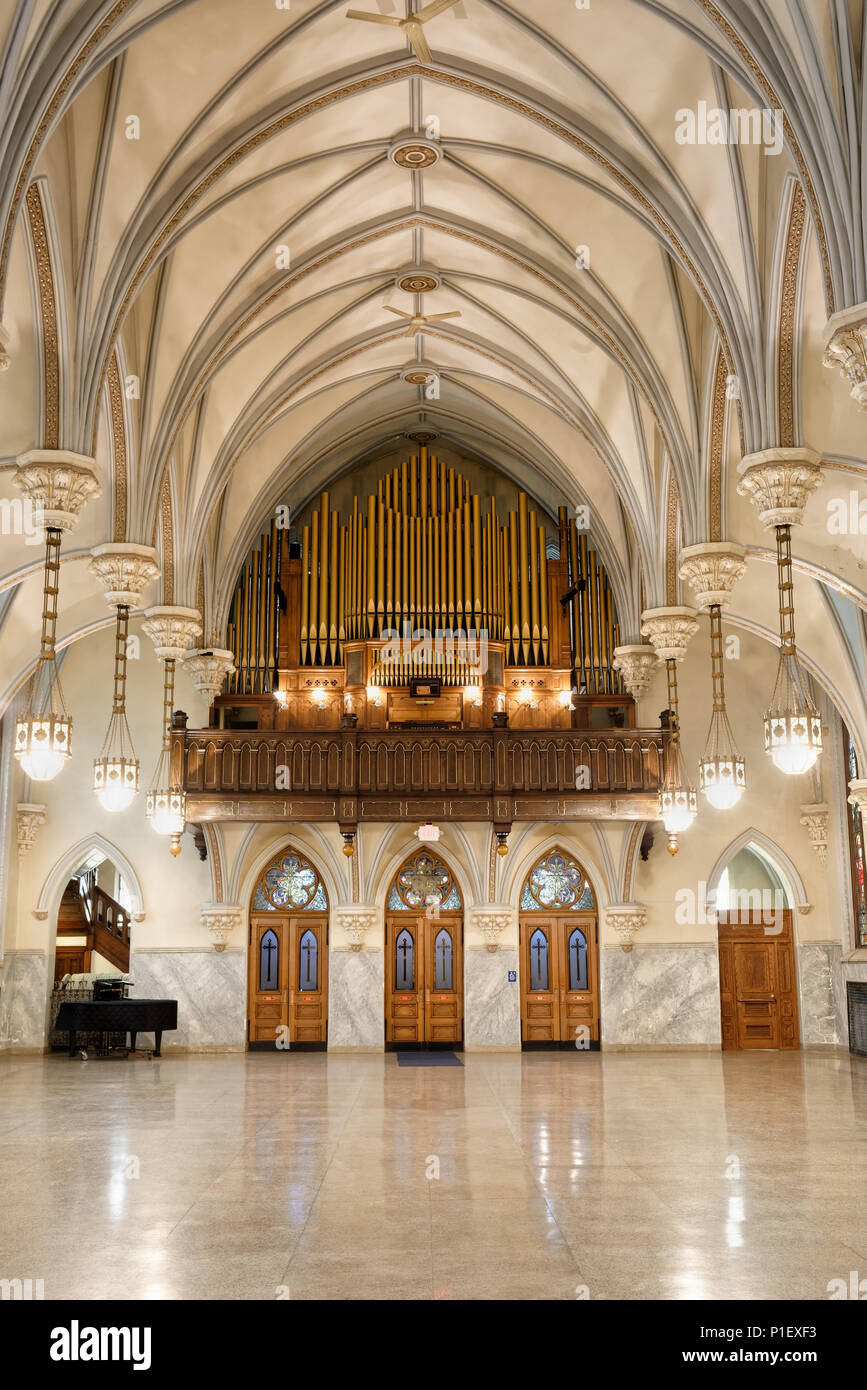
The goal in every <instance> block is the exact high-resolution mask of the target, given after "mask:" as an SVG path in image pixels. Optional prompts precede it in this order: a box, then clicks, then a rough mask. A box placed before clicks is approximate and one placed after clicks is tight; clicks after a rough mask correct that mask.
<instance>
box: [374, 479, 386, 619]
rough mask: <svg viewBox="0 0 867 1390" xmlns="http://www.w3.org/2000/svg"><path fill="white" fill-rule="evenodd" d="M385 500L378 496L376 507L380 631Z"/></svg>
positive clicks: (377, 612)
mask: <svg viewBox="0 0 867 1390" xmlns="http://www.w3.org/2000/svg"><path fill="white" fill-rule="evenodd" d="M384 533H385V502H384V500H383V498H382V497H380V498H379V500H378V503H377V508H376V540H375V542H374V549H375V551H376V619H377V621H376V630H377V632H378V633H381V632H382V624H383V618H384V616H385V534H384Z"/></svg>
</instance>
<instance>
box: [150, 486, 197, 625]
mask: <svg viewBox="0 0 867 1390" xmlns="http://www.w3.org/2000/svg"><path fill="white" fill-rule="evenodd" d="M160 515H161V520H162V552H163V554H162V561H163V603H174V601H175V543H174V527H173V522H172V486H171V482H170V480H169V477H168V474H167V475H166V476H165V477H164V478H163V486H162V492H161V494H160ZM200 611H201V610H200Z"/></svg>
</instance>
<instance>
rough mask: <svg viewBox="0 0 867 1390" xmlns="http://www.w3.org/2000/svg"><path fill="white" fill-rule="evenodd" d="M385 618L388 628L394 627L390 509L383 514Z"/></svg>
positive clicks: (392, 542)
mask: <svg viewBox="0 0 867 1390" xmlns="http://www.w3.org/2000/svg"><path fill="white" fill-rule="evenodd" d="M385 616H386V619H387V623H388V626H389V627H394V512H393V511H392V509H391V507H389V509H388V511H387V512H386V514H385Z"/></svg>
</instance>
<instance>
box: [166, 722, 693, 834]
mask: <svg viewBox="0 0 867 1390" xmlns="http://www.w3.org/2000/svg"><path fill="white" fill-rule="evenodd" d="M174 737H175V740H176V743H175V750H176V751H175V760H176V765H178V764H179V763H180V759H181V757H182V758H183V778H184V787H185V790H186V792H187V796H188V798H189V799H190V800H191V802H192V805H191V808H190V813H188V818H189V819H194V818H195V814H196V813H199V814H200V815H201V816H202V818H208V817H210V818H212V819H213V818H222V817H223V816H225V817H228V816H229V815H230V814H232V812H230V810H229V808H228V805H226V806H225V808H224V809H223V810H220V811H217V810H216V808H215V806H214V802H215V800H217V799H225V798H229V799H235V798H243V799H244V801H245V803H246V805H247V808H248V809H249V807H250V798H255V799H256V800H257V801H261V808H262V810H263V811H264V810H265V809H266V807H267V804H268V803H269V802H271V803H273V809H274V812H275V818H278V819H279V818H281V816H283V815H288V817H289V818H292V819H296V818H298V810H297V808H299V807H301V806H302V803H303V801H304V799H305V798H310V799H312V800H315V801H316V802H317V806H315V807H311V812H312V814H313V815H315V816H316V817H317V818H319V819H338V820H356V819H359V820H360V819H374V818H376V817H377V815H378V816H379V818H381V819H402V818H403V817H404V816H407V817H410V818H411V817H412V816H415V815H418V809H417V807H416V806H415V805H413V807H412V808H411V809H406V810H401V809H400V808H399V807H398V806H397V802H399V801H400V800H401V799H403V798H412V799H413V801H416V800H417V799H418V798H425V797H431V798H434V799H436V800H437V801H438V803H441V802H442V799H443V798H446V799H455V798H457V799H458V802H460V803H462V804H458V802H455V810H454V814H455V815H456V816H457V815H469V814H472V811H471V810H470V809H469V808H468V806H467V804H466V803H468V802H472V803H474V804H477V806H478V813H479V814H480V815H483V816H485V815H487V814H489V815H490V817H491V818H492V819H495V820H511V819H528V818H531V815H532V803H533V802H540V803H541V802H543V801H550V799H551V798H552V797H553V798H568V799H569V802H570V807H571V808H573V811H574V808H575V806H576V802H575V800H574V799H575V798H579V799H580V798H584V800H585V801H586V802H587V803H588V807H587V809H588V811H589V810H590V806H589V803H590V802H592V801H598V799H599V798H600V796H603V797H608V798H611V797H633V798H635V797H637V798H639V799H640V800H639V802H636V803H635V807H636V809H635V810H634V811H632V812H630V811H629V810H628V809H623V808H621V809H623V813H624V814H627V815H628V814H640V811H641V809H642V807H643V808H644V809H645V810H646V809H647V807H648V806H649V803H650V801H651V799H652V798H654V797H655V794H656V792H657V791H658V789H659V784H660V780H661V774H662V767H663V757H664V747H665V743H664V741H665V738H666V735H665V734H664V733H663V732H662V731H661V730H634V729H629V730H610V731H608V730H606V731H605V732H595V731H593V732H589V731H585V730H565V731H564V730H562V729H557V730H541V729H539V730H531V731H523V730H522V731H518V730H512V729H492V730H436V731H421V730H412V731H409V730H406V731H403V730H389V731H387V732H367V731H364V730H357V729H345V730H339V731H335V732H306V731H305V732H299V733H286V732H266V731H250V732H249V733H248V732H241V731H238V730H226V731H221V730H215V729H208V730H201V731H188V732H176V734H175V736H174ZM330 799H333V800H334V803H335V805H334V810H333V812H332V813H331V814H329V812H328V804H327V803H328V801H329V800H330ZM287 800H289V801H291V802H292V803H293V806H294V807H295V808H296V810H295V811H292V812H288V811H286V810H284V811H282V812H281V811H279V809H278V805H277V803H279V802H281V801H282V802H284V803H285V802H286V801H287ZM486 800H487V801H488V802H489V803H490V805H489V806H488V807H487V808H486V807H485V806H484V804H483V803H484V802H485V801H486ZM338 801H339V802H341V803H342V804H341V806H338V805H337V802H338ZM349 801H351V802H356V801H357V803H358V804H357V806H355V807H354V808H350V807H348V806H347V805H346V803H347V802H349ZM494 803H497V804H494ZM507 803H508V804H507ZM519 803H520V804H519ZM539 810H540V812H544V810H545V808H544V807H543V806H541V805H540V806H539ZM501 812H502V814H501ZM608 813H609V814H613V812H612V811H611V810H610V809H609V812H608ZM234 814H235V815H242V814H243V813H242V811H241V810H240V808H239V809H236V810H235V811H234ZM437 814H443V812H442V810H441V805H438V807H437ZM446 814H447V813H446Z"/></svg>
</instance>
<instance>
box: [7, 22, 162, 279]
mask: <svg viewBox="0 0 867 1390" xmlns="http://www.w3.org/2000/svg"><path fill="white" fill-rule="evenodd" d="M135 2H136V0H118V3H117V4H116V5H115V6H114V7H113V8H112V9H111V10H109V12H108V14H107V15H106V16H105V18H104V19H103V20H102V21H101V22H100V23H99V24H98V25H97V26H96V28H95V29H94V31H93V33H92V34H91V35H90V38H89V39H88V40H87V42H86V43H85V44H84V46H83V47H82V48H80V49H79V50H78V52H77V53H76V55H75V57H74V58H73V60H72V63H71V64H70V66H69V67H68V68H67V70H66V72H65V74H64V75H63V77H62V78H61V81H60V83H59V85H58V86H57V87H56V88H55V90H54V93H53V95H52V97H51V100H50V101H49V103H48V105H47V107H46V108H45V112H44V113H43V116H42V119H41V121H40V122H39V125H38V126H37V127H36V131H35V133H34V136H33V139H32V140H31V141H30V144H29V146H28V149H27V153H26V155H25V156H24V163H23V165H22V167H21V172H20V174H19V175H18V180H17V182H16V184H15V192H14V193H13V195H12V203H11V206H10V208H9V216H8V217H7V219H6V226H5V227H4V229H3V244H2V246H0V304H2V303H3V300H4V297H5V293H6V272H7V270H8V268H9V250H10V247H11V244H12V231H13V228H14V226H15V219H16V217H17V216H18V209H19V208H20V206H21V198H22V195H23V193H24V189H25V187H26V184H27V180H28V179H29V178H30V171H31V169H32V168H33V165H34V163H35V162H36V156H37V154H38V153H39V147H40V145H41V144H42V141H43V140H44V139H45V132H46V131H47V130H48V127H49V126H50V125H51V122H52V121H53V120H54V117H55V116H56V115H57V112H58V109H59V107H60V104H61V102H62V101H63V98H64V97H65V96H66V93H67V92H68V91H69V88H70V86H71V85H72V83H73V82H74V81H75V78H76V77H77V76H78V74H79V72H80V71H81V69H82V68H83V67H84V65H85V63H86V62H87V60H88V58H89V57H90V55H91V53H92V52H93V50H94V48H96V47H97V45H98V44H99V43H100V42H101V41H102V39H103V38H104V37H105V35H106V34H107V33H108V31H109V29H111V28H112V27H113V25H114V24H116V23H117V21H118V20H119V19H120V18H121V17H122V15H123V13H124V11H125V10H128V9H129V8H130V6H131V5H133V4H135Z"/></svg>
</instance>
